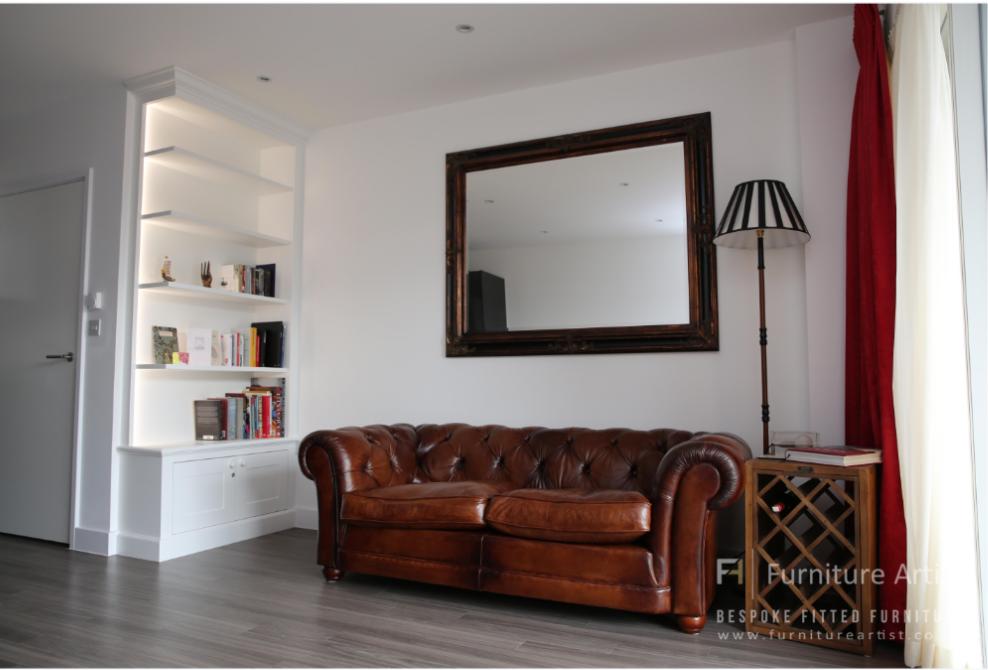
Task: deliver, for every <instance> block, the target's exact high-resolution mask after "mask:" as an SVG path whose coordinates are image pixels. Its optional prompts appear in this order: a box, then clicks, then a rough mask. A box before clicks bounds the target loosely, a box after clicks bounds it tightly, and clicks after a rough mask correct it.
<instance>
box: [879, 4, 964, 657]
mask: <svg viewBox="0 0 988 670" xmlns="http://www.w3.org/2000/svg"><path fill="white" fill-rule="evenodd" d="M898 9H899V11H898V15H897V17H896V21H895V27H894V30H893V45H894V49H893V58H892V106H893V116H894V125H895V129H894V135H895V182H896V184H895V187H896V210H897V214H896V218H897V221H896V229H897V232H896V235H897V241H896V246H897V250H896V253H897V261H896V263H897V270H896V314H895V349H894V357H893V358H894V362H893V379H892V391H893V397H894V403H895V415H896V431H897V433H898V442H899V463H900V469H901V476H902V498H903V502H904V507H905V516H906V537H907V546H906V562H907V568H908V573H909V575H908V576H909V578H910V582H909V584H908V587H907V593H908V595H907V606H908V611H907V613H906V614H907V621H906V643H905V661H906V664H907V665H909V666H923V667H965V666H969V667H981V665H982V659H981V644H980V620H979V598H978V573H977V568H976V561H977V559H976V556H975V551H976V543H975V539H974V538H975V523H974V488H973V464H972V461H971V422H970V414H969V405H968V383H967V382H968V379H967V361H966V351H967V346H966V339H965V337H966V330H965V321H964V302H963V300H964V289H963V278H962V260H961V259H962V250H961V240H960V221H959V217H958V197H957V174H956V156H955V149H954V121H953V107H952V97H951V89H950V78H949V74H948V70H947V61H946V56H945V53H944V47H943V41H942V39H941V35H940V27H941V25H942V23H943V19H944V16H945V11H946V8H945V7H944V6H943V5H904V6H900V7H899V8H898ZM889 577H891V576H889Z"/></svg>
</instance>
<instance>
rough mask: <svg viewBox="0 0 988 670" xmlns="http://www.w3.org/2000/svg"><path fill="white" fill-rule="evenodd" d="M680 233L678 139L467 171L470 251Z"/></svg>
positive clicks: (682, 206)
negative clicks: (619, 149)
mask: <svg viewBox="0 0 988 670" xmlns="http://www.w3.org/2000/svg"><path fill="white" fill-rule="evenodd" d="M685 233H686V167H685V164H684V158H683V143H682V142H675V143H672V144H660V145H658V146H651V147H642V148H639V149H629V150H626V151H612V152H609V153H602V154H591V155H589V156H579V157H576V158H566V159H563V160H554V161H546V162H542V163H529V164H527V165H514V166H511V167H506V168H497V169H494V170H483V171H480V172H470V173H468V174H467V235H468V237H469V239H468V247H469V248H470V249H503V248H511V247H526V246H532V245H536V244H558V243H561V242H577V241H585V240H596V239H614V238H645V237H654V236H656V235H685Z"/></svg>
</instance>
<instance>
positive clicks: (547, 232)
mask: <svg viewBox="0 0 988 670" xmlns="http://www.w3.org/2000/svg"><path fill="white" fill-rule="evenodd" d="M539 232H540V233H542V234H543V235H548V234H549V231H548V230H540V231H539Z"/></svg>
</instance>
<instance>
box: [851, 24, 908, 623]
mask: <svg viewBox="0 0 988 670" xmlns="http://www.w3.org/2000/svg"><path fill="white" fill-rule="evenodd" d="M854 48H855V50H856V51H857V55H858V63H859V66H860V69H859V71H858V85H857V90H856V91H855V94H854V114H853V117H852V122H851V155H850V163H849V165H848V171H847V302H846V310H847V333H846V340H845V343H846V349H845V351H846V356H847V359H846V368H845V373H846V374H845V381H844V384H845V394H844V398H845V400H844V402H845V425H844V430H845V436H846V441H847V443H848V444H850V445H855V446H873V447H878V448H880V449H881V450H882V466H881V469H880V481H879V497H878V567H879V568H881V569H882V571H883V572H884V574H885V580H884V584H883V585H881V586H879V589H878V604H879V607H880V608H881V610H882V615H883V619H880V620H879V622H878V623H879V626H878V628H879V629H880V630H883V631H885V633H886V635H888V636H890V637H891V639H897V640H898V639H901V635H902V631H903V624H902V621H901V613H902V610H904V609H905V605H906V583H905V581H901V580H900V581H899V582H898V583H896V580H895V576H896V575H897V574H898V573H899V570H900V566H902V565H904V564H905V559H906V523H905V519H904V518H903V513H902V484H901V482H900V480H899V453H898V448H897V446H896V439H895V415H894V414H893V409H892V342H893V334H894V329H895V177H894V174H893V162H892V102H891V99H890V97H889V82H888V62H887V60H886V53H885V39H884V36H883V32H882V23H881V19H880V17H879V15H878V8H877V7H876V6H875V5H856V6H855V8H854ZM893 617H894V618H895V619H896V620H893Z"/></svg>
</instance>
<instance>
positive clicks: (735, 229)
mask: <svg viewBox="0 0 988 670" xmlns="http://www.w3.org/2000/svg"><path fill="white" fill-rule="evenodd" d="M809 239H810V233H809V231H807V230H806V224H805V223H803V217H802V216H800V215H799V210H798V209H796V203H794V202H793V201H792V196H791V195H789V189H787V188H786V185H785V184H783V183H782V182H781V181H778V180H775V179H755V180H753V181H746V182H742V183H740V184H738V185H737V186H736V187H735V188H734V193H733V195H731V200H730V202H728V203H727V209H726V210H725V211H724V218H723V219H721V221H720V226H719V227H718V228H717V235H716V236H715V237H714V244H716V245H718V246H722V247H730V248H732V249H758V319H759V328H758V344H759V345H760V346H761V351H762V453H764V454H770V453H772V452H771V451H769V443H768V418H769V411H768V330H767V329H766V328H765V249H780V248H782V247H792V246H796V245H798V244H806V243H807V242H808V241H809Z"/></svg>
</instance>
